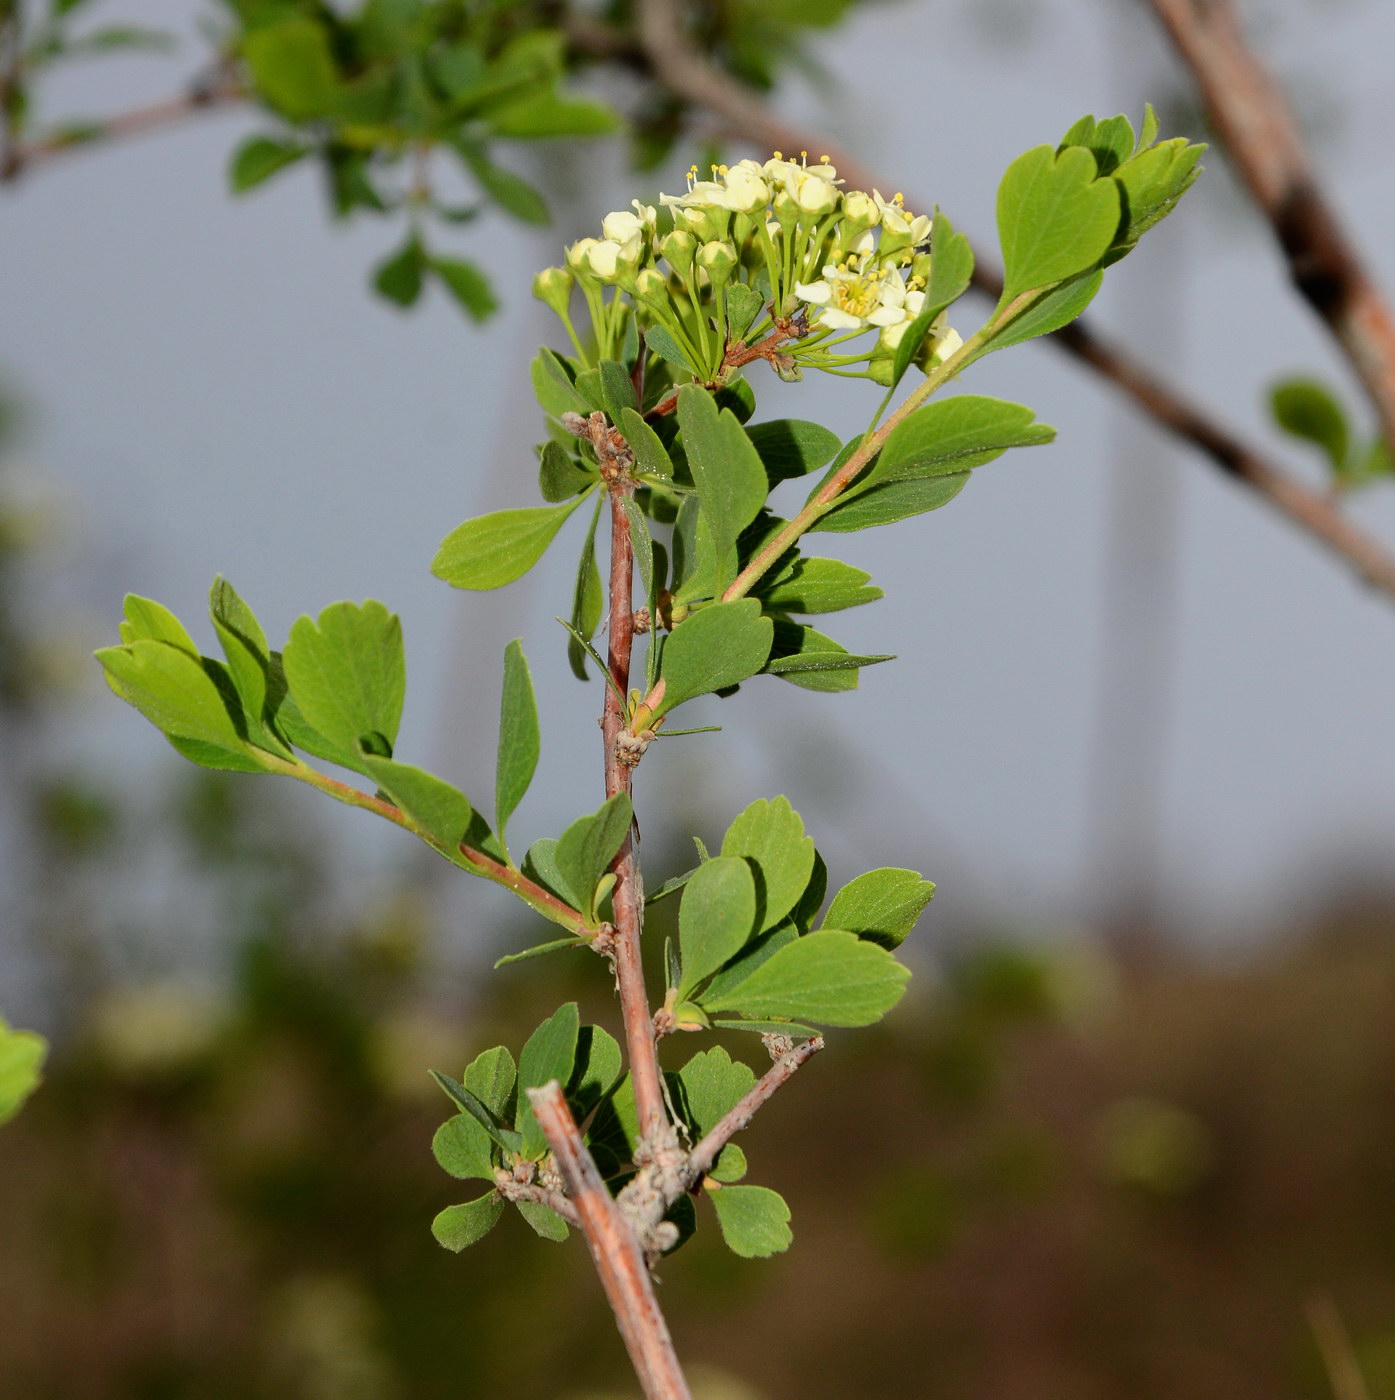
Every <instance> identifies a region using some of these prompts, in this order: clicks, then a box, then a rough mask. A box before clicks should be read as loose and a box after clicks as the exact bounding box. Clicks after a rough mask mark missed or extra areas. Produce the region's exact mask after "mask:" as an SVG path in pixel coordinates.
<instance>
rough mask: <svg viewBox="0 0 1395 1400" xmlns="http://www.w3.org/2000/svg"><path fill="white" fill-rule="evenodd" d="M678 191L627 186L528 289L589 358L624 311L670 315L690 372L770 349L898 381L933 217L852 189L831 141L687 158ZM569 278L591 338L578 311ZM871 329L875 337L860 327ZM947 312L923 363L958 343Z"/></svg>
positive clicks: (620, 325)
mask: <svg viewBox="0 0 1395 1400" xmlns="http://www.w3.org/2000/svg"><path fill="white" fill-rule="evenodd" d="M687 183H688V187H687V189H686V190H685V191H684V193H682V194H678V195H668V194H664V195H660V196H659V203H658V205H657V206H655V205H652V204H643V203H641V202H640V201H639V200H634V201H633V202H632V204H631V208H630V209H629V210H619V211H617V212H615V213H612V214H608V215H606V217H605V219H604V220H603V221H602V224H601V237H600V238H583V239H581V240H580V241H579V242H577V243H574V244H572V246H571V247H570V248H568V249H567V256H566V265H565V266H563V267H556V268H548V269H547V270H546V271H545V272H543V273H540V274H539V276H538V279H537V282H536V283H535V287H534V290H535V293H536V294H537V295H538V296H539V297H540V298H541V299H542V300H544V301H545V302H547V303H548V305H549V306H551V307H552V308H553V309H554V310H555V311H556V312H557V314H558V315H559V316H560V317H561V318H562V320H563V321H564V322H565V324H566V326H567V329H568V332H569V333H570V334H571V337H572V340H573V343H574V344H575V346H576V350H577V353H578V354H579V355H581V356H582V358H583V360H585V361H587V362H588V363H589V362H590V361H591V359H592V357H593V355H594V356H595V357H596V358H601V359H611V358H617V357H618V355H619V353H620V350H621V347H622V346H623V344H624V340H625V337H626V336H627V335H628V334H630V333H631V327H632V326H633V328H634V329H636V330H638V331H639V332H640V333H643V332H645V331H647V330H649V329H650V328H651V327H655V326H658V327H662V328H663V330H664V331H665V332H666V333H667V335H668V337H669V338H670V339H671V341H672V343H673V345H674V346H676V348H677V349H678V350H679V351H681V354H682V358H683V359H684V360H685V361H686V362H687V367H688V368H690V369H691V370H692V371H693V373H694V375H695V376H696V377H697V378H699V379H702V380H704V381H708V382H714V381H717V380H719V379H720V378H721V377H722V376H723V375H724V374H725V373H727V372H730V371H731V370H732V369H733V368H734V367H736V366H739V365H741V364H745V363H749V362H750V360H752V359H755V358H766V359H768V360H770V362H771V363H772V365H774V366H775V367H776V369H777V370H779V371H780V373H781V374H783V375H784V376H785V377H788V378H797V377H799V374H800V372H801V371H802V370H803V369H806V368H811V369H822V370H826V371H828V372H830V373H834V374H843V375H851V376H854V377H864V378H870V379H874V380H878V381H880V382H889V380H890V375H891V360H892V357H893V355H894V354H895V352H896V350H897V348H898V346H899V345H900V343H901V341H902V340H903V339H904V337H905V335H906V332H907V330H908V328H909V327H910V326H911V325H912V324H913V323H914V322H915V321H916V319H917V317H918V316H919V315H920V313H921V310H922V309H923V306H924V302H925V287H926V282H927V279H928V277H929V271H930V253H929V251H928V242H929V237H930V227H931V220H930V218H929V217H928V216H927V215H923V214H921V215H913V214H911V213H909V212H908V211H907V210H906V209H905V207H904V204H903V201H902V197H901V196H900V195H899V194H898V195H896V196H894V198H892V199H889V200H888V199H884V198H883V197H882V195H881V193H880V192H879V191H876V190H874V191H872V192H871V193H870V194H868V193H865V192H863V191H861V190H844V189H843V188H842V183H843V182H842V181H841V180H839V179H838V172H837V171H836V170H835V169H834V168H833V166H832V165H831V164H829V161H828V157H827V156H824V157H823V158H822V159H821V160H819V161H818V162H816V163H815V164H812V165H811V164H810V163H809V161H808V157H807V153H804V152H801V155H800V158H799V159H798V160H787V159H786V158H785V157H784V156H783V155H782V154H781V153H780V152H779V151H776V152H775V154H774V155H773V156H772V157H771V158H770V159H769V160H767V161H765V162H761V161H755V160H742V161H738V162H737V163H736V164H735V165H730V166H728V165H714V166H713V167H712V168H711V171H710V177H709V178H707V179H700V178H699V176H698V169H697V167H696V166H693V167H692V168H691V169H690V170H689V171H688V182H687ZM574 289H579V290H580V292H581V294H582V297H583V299H584V300H585V302H586V306H587V309H588V311H589V314H590V320H591V329H592V338H593V340H594V346H593V347H592V346H589V345H584V344H583V339H582V337H581V336H580V335H578V333H577V331H576V328H575V326H574V324H573V322H572V320H571V301H572V293H573V290H574ZM869 331H875V332H876V333H877V334H876V340H875V342H871V343H869V342H868V341H866V340H864V341H863V342H862V345H861V347H860V348H859V347H855V346H854V345H853V344H852V342H853V341H855V340H858V339H859V338H860V337H862V336H864V334H865V333H866V332H869ZM960 343H961V341H960V338H959V336H958V335H957V334H956V333H955V332H954V331H953V330H951V329H950V328H949V326H948V325H947V324H945V318H944V316H943V315H941V316H940V317H938V318H937V320H936V321H935V323H934V325H933V326H931V327H930V328H929V330H928V331H927V332H926V334H925V337H924V340H923V342H922V344H921V345H920V346H919V347H918V348H917V352H916V359H917V362H918V363H920V364H921V365H922V367H924V368H929V367H930V366H931V365H933V364H936V363H939V362H940V361H941V360H943V359H944V358H945V357H947V356H948V355H950V354H952V353H953V352H954V351H955V350H956V349H957V348H958V347H959V345H960Z"/></svg>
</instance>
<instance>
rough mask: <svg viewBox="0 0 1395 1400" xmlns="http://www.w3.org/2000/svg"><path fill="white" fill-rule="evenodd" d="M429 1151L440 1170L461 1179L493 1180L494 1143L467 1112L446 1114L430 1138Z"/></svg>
mask: <svg viewBox="0 0 1395 1400" xmlns="http://www.w3.org/2000/svg"><path fill="white" fill-rule="evenodd" d="M431 1153H432V1155H433V1156H434V1157H435V1158H436V1161H437V1163H438V1164H439V1165H440V1167H441V1169H442V1170H443V1171H446V1172H449V1173H450V1174H451V1176H454V1177H459V1178H460V1179H461V1180H462V1181H467V1180H471V1179H478V1180H480V1181H493V1180H494V1143H493V1141H492V1140H491V1139H490V1136H489V1134H488V1133H487V1132H485V1130H484V1127H483V1125H482V1124H481V1123H480V1122H479V1120H478V1119H476V1118H474V1117H472V1116H471V1115H470V1114H468V1113H457V1114H456V1115H455V1117H454V1118H447V1119H446V1121H445V1122H444V1123H442V1124H441V1126H440V1127H439V1128H437V1129H436V1135H435V1137H433V1138H432V1139H431Z"/></svg>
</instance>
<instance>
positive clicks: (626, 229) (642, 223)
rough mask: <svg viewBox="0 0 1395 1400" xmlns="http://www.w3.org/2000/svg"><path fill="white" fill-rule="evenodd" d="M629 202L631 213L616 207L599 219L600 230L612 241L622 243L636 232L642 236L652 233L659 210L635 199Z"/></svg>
mask: <svg viewBox="0 0 1395 1400" xmlns="http://www.w3.org/2000/svg"><path fill="white" fill-rule="evenodd" d="M630 203H631V205H632V206H633V208H634V212H633V213H631V212H630V211H629V210H627V209H617V210H616V211H615V212H614V213H613V214H607V215H606V216H605V218H604V219H602V220H601V232H602V234H604V235H605V237H606V238H608V239H609V240H610V241H611V242H612V243H624V242H625V241H626V240H627V239H629V238H633V237H634V236H635V235H636V234H639V235H640V236H641V237H642V236H643V235H644V234H646V233H653V231H654V228H655V226H656V225H657V223H658V219H659V211H658V210H657V209H655V208H654V206H653V205H652V204H641V203H640V202H639V200H637V199H633V200H631V201H630Z"/></svg>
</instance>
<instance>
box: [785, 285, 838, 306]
mask: <svg viewBox="0 0 1395 1400" xmlns="http://www.w3.org/2000/svg"><path fill="white" fill-rule="evenodd" d="M794 294H795V296H797V297H798V298H799V299H800V301H807V302H809V303H810V304H811V305H813V306H823V305H824V304H825V303H826V302H828V301H830V300H831V299H832V297H833V288H832V287H830V286H829V285H828V283H827V282H796V283H795V284H794Z"/></svg>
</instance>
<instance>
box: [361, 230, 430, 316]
mask: <svg viewBox="0 0 1395 1400" xmlns="http://www.w3.org/2000/svg"><path fill="white" fill-rule="evenodd" d="M427 266H428V262H427V257H426V249H425V248H423V247H422V246H421V243H420V242H419V241H418V239H417V238H416V237H415V235H414V236H412V237H409V238H408V239H407V241H406V242H405V243H404V244H403V245H402V246H401V247H400V248H399V249H398V250H397V251H396V252H395V253H389V254H388V256H387V257H386V258H384V259H383V261H382V262H380V263H379V264H378V265H377V267H376V268H374V269H373V287H374V290H375V291H376V292H377V293H378V294H379V296H384V297H386V298H387V299H388V300H389V301H392V302H396V303H397V305H398V306H400V307H403V308H404V309H405V308H406V307H408V306H414V305H415V304H416V302H417V300H418V299H419V298H420V296H421V289H422V287H423V285H424V284H425V280H426V270H427Z"/></svg>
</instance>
